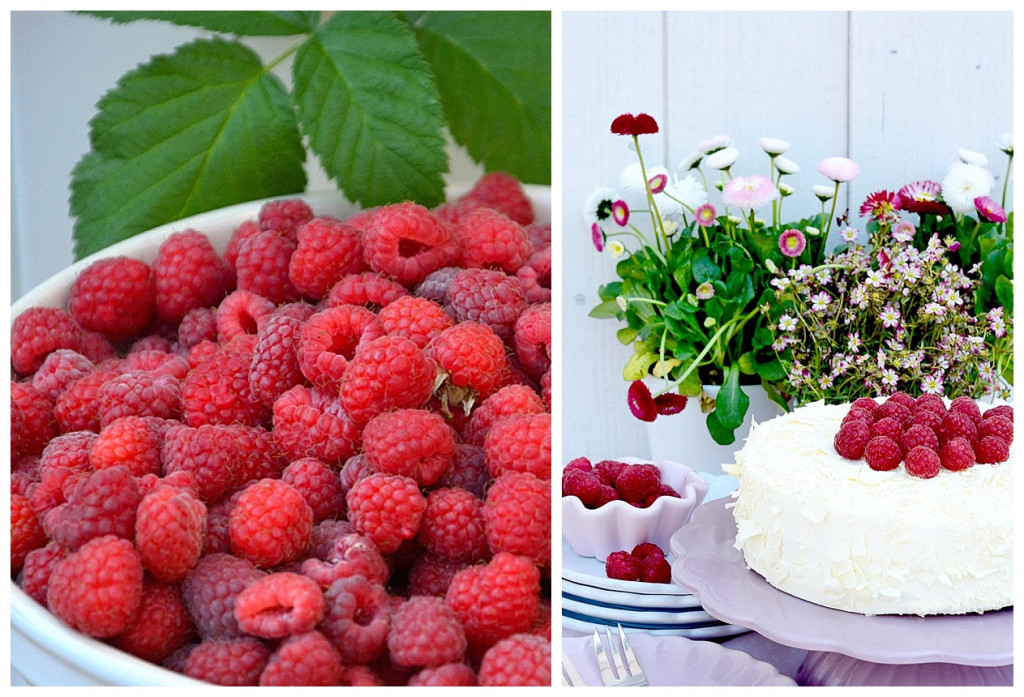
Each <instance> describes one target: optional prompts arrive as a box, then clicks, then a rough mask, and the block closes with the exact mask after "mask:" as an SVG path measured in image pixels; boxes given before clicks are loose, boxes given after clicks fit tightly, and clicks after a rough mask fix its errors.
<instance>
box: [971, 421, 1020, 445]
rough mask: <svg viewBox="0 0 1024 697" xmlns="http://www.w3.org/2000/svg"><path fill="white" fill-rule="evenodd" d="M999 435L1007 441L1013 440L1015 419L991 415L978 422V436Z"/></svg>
mask: <svg viewBox="0 0 1024 697" xmlns="http://www.w3.org/2000/svg"><path fill="white" fill-rule="evenodd" d="M985 436H997V437H999V438H1002V439H1003V440H1004V441H1006V442H1007V443H1012V442H1013V421H1011V420H1010V419H1008V418H1006V417H1005V416H998V415H997V416H990V417H988V418H985V419H982V420H981V423H979V424H978V438H984V437H985Z"/></svg>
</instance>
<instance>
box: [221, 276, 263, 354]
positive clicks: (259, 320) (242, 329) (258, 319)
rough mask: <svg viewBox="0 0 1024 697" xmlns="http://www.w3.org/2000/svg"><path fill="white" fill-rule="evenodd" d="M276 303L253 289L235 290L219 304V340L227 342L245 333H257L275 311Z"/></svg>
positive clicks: (222, 342)
mask: <svg viewBox="0 0 1024 697" xmlns="http://www.w3.org/2000/svg"><path fill="white" fill-rule="evenodd" d="M274 307H275V305H274V303H273V302H271V301H270V300H268V299H267V298H264V297H263V296H262V295H259V294H257V293H254V292H253V291H251V290H242V289H239V290H234V291H231V292H230V293H228V295H227V296H226V297H225V298H224V299H223V300H221V302H220V305H218V306H217V313H216V318H217V340H218V341H219V342H220V343H221V344H227V343H228V342H229V341H231V340H232V339H234V338H236V337H239V336H242V335H244V334H256V333H257V332H258V331H259V328H260V327H262V326H263V323H264V322H265V321H266V320H267V318H269V317H270V315H271V314H273V312H274Z"/></svg>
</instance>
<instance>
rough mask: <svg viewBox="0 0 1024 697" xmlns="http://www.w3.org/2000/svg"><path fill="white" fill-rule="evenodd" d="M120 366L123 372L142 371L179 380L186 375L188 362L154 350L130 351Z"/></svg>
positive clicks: (174, 354) (177, 356)
mask: <svg viewBox="0 0 1024 697" xmlns="http://www.w3.org/2000/svg"><path fill="white" fill-rule="evenodd" d="M120 365H121V366H122V367H123V368H124V369H125V370H142V371H145V372H148V373H152V374H153V375H154V376H156V375H169V376H171V377H173V378H177V379H178V380H180V379H181V378H183V377H185V376H186V375H188V371H189V370H191V367H190V366H189V364H188V361H187V360H186V359H184V358H182V357H181V356H179V355H178V354H176V353H168V352H167V351H161V350H156V349H142V350H138V351H130V352H129V353H128V354H127V355H126V356H125V357H124V360H123V361H121V362H120Z"/></svg>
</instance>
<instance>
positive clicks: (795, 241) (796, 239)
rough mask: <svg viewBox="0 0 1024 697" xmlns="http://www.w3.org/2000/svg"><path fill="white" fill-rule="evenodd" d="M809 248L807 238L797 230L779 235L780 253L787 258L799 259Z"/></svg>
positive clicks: (786, 231) (791, 229)
mask: <svg viewBox="0 0 1024 697" xmlns="http://www.w3.org/2000/svg"><path fill="white" fill-rule="evenodd" d="M806 247H807V238H806V237H804V233H802V232H800V231H799V230H797V229H796V228H789V229H788V230H785V231H784V232H783V233H782V234H781V235H779V251H781V252H782V253H783V254H785V255H786V256H787V257H798V256H800V255H801V254H803V251H804V249H805V248H806Z"/></svg>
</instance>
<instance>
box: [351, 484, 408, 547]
mask: <svg viewBox="0 0 1024 697" xmlns="http://www.w3.org/2000/svg"><path fill="white" fill-rule="evenodd" d="M345 500H346V502H347V504H348V518H349V521H350V522H351V523H352V524H353V525H354V526H355V528H356V530H358V531H359V533H360V534H362V535H365V536H366V537H368V538H370V539H371V540H372V541H373V543H374V544H375V545H377V548H378V549H380V551H381V553H382V554H385V555H387V554H393V553H394V552H395V551H396V550H397V549H398V547H399V546H400V545H401V544H402V542H403V541H404V540H411V539H413V538H414V537H416V533H417V532H418V531H419V528H420V520H421V519H422V518H423V512H424V510H426V507H427V499H426V498H425V497H424V496H423V494H422V493H421V492H420V487H419V484H417V483H416V480H415V479H411V478H409V477H403V476H400V475H394V474H384V473H382V472H375V473H373V474H370V475H368V476H366V477H364V478H363V479H360V480H359V481H357V482H356V483H355V484H353V485H352V488H351V489H349V492H348V494H347V496H346V497H345Z"/></svg>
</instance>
